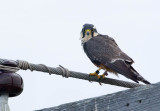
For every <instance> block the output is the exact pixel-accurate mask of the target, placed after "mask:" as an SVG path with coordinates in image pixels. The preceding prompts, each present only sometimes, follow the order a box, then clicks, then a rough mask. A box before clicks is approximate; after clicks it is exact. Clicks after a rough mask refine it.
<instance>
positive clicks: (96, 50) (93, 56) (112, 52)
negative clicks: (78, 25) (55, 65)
mask: <svg viewBox="0 0 160 111" xmlns="http://www.w3.org/2000/svg"><path fill="white" fill-rule="evenodd" d="M80 40H81V41H82V46H83V49H84V52H85V53H86V55H87V56H88V57H89V59H90V60H91V61H92V63H93V64H94V65H96V66H97V67H98V70H96V71H95V72H94V73H90V74H89V75H90V76H97V77H98V79H101V78H104V77H105V75H108V73H107V72H112V73H114V74H116V75H117V74H118V73H119V74H122V75H123V76H125V77H127V78H129V79H131V80H133V81H135V82H137V83H139V82H138V81H141V82H143V83H145V84H150V82H148V81H147V80H146V79H144V78H143V77H142V76H141V75H140V74H139V73H138V72H137V71H136V70H135V69H134V68H133V67H132V63H134V61H133V60H132V59H131V58H130V57H129V56H128V55H127V54H125V53H124V52H123V51H122V50H121V49H120V48H119V47H118V45H117V43H116V42H115V40H114V39H113V38H111V37H109V36H108V35H102V34H99V33H98V32H97V30H96V28H95V27H94V25H92V24H84V25H83V28H82V31H81V37H80ZM101 69H104V70H105V72H104V73H103V74H102V75H98V74H99V71H100V70H101Z"/></svg>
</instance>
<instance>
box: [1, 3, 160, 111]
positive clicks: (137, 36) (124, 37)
mask: <svg viewBox="0 0 160 111" xmlns="http://www.w3.org/2000/svg"><path fill="white" fill-rule="evenodd" d="M159 5H160V1H159V0H154V1H153V0H88V1H87V0H79V1H76V0H26V1H22V0H1V1H0V38H1V43H0V51H1V56H0V58H5V59H13V60H17V59H20V60H26V61H29V62H31V63H36V64H39V63H43V64H46V65H48V66H53V67H57V66H58V65H59V64H61V65H62V66H64V67H66V68H68V69H70V70H73V71H78V72H85V73H90V72H94V71H95V70H96V69H97V68H96V67H95V66H94V65H93V64H92V63H91V62H90V60H89V59H88V58H87V56H86V55H85V53H84V52H83V50H82V47H81V42H80V41H79V37H80V31H81V28H82V26H83V24H85V23H92V24H94V25H95V26H96V27H97V30H98V32H99V33H102V34H107V35H109V36H111V37H113V38H114V39H115V40H116V42H117V43H118V45H119V46H120V48H121V49H122V50H123V51H124V52H125V53H127V54H128V55H129V56H130V57H131V58H133V59H134V61H135V64H134V65H133V66H134V67H135V69H136V70H137V71H138V72H139V73H140V74H141V75H142V76H143V77H145V78H146V79H147V80H149V81H150V82H152V83H156V82H159V78H160V75H159V74H158V73H159V71H158V70H159V63H160V59H159V57H160V51H159V47H160V43H159V41H160V31H159V29H160V7H159ZM18 73H19V74H20V75H21V76H22V78H23V80H24V91H23V93H22V94H21V95H20V96H18V97H15V98H10V99H9V106H10V109H11V111H33V110H37V109H43V108H48V107H53V106H57V105H60V104H64V103H68V102H73V101H77V100H82V99H86V98H91V97H96V96H101V95H105V94H110V93H114V92H117V91H121V90H125V88H120V87H116V86H110V85H102V86H100V85H99V84H98V83H90V82H88V81H84V80H78V79H73V78H68V79H66V78H63V77H61V76H57V75H49V74H46V73H40V72H30V71H19V72H18ZM108 77H111V78H117V77H115V76H114V75H112V74H110V75H109V76H108ZM117 79H122V80H126V81H130V80H128V79H126V78H124V77H122V76H120V77H119V78H117Z"/></svg>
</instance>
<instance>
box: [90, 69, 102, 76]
mask: <svg viewBox="0 0 160 111" xmlns="http://www.w3.org/2000/svg"><path fill="white" fill-rule="evenodd" d="M101 69H102V68H99V69H98V70H97V71H96V72H94V73H90V74H89V76H97V78H98V79H100V78H101V76H99V75H98V74H99V71H100V70H101Z"/></svg>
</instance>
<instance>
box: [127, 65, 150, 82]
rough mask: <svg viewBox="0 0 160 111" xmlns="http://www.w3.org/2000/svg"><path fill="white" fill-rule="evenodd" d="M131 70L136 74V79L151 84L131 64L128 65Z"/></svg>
mask: <svg viewBox="0 0 160 111" xmlns="http://www.w3.org/2000/svg"><path fill="white" fill-rule="evenodd" d="M130 68H131V70H132V72H134V73H135V76H136V80H138V81H141V82H143V83H145V84H151V83H150V82H149V81H147V80H146V79H144V78H143V77H142V76H141V75H140V74H139V73H138V72H137V71H136V70H135V69H134V68H133V67H132V66H130Z"/></svg>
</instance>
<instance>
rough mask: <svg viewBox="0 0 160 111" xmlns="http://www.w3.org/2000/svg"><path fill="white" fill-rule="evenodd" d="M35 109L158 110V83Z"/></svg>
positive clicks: (159, 110)
mask: <svg viewBox="0 0 160 111" xmlns="http://www.w3.org/2000/svg"><path fill="white" fill-rule="evenodd" d="M36 111H160V83H157V84H152V85H145V86H140V87H137V88H132V89H129V90H125V91H121V92H117V93H113V94H109V95H105V96H100V97H95V98H90V99H85V100H81V101H77V102H72V103H68V104H63V105H60V106H57V107H52V108H46V109H42V110H36Z"/></svg>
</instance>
